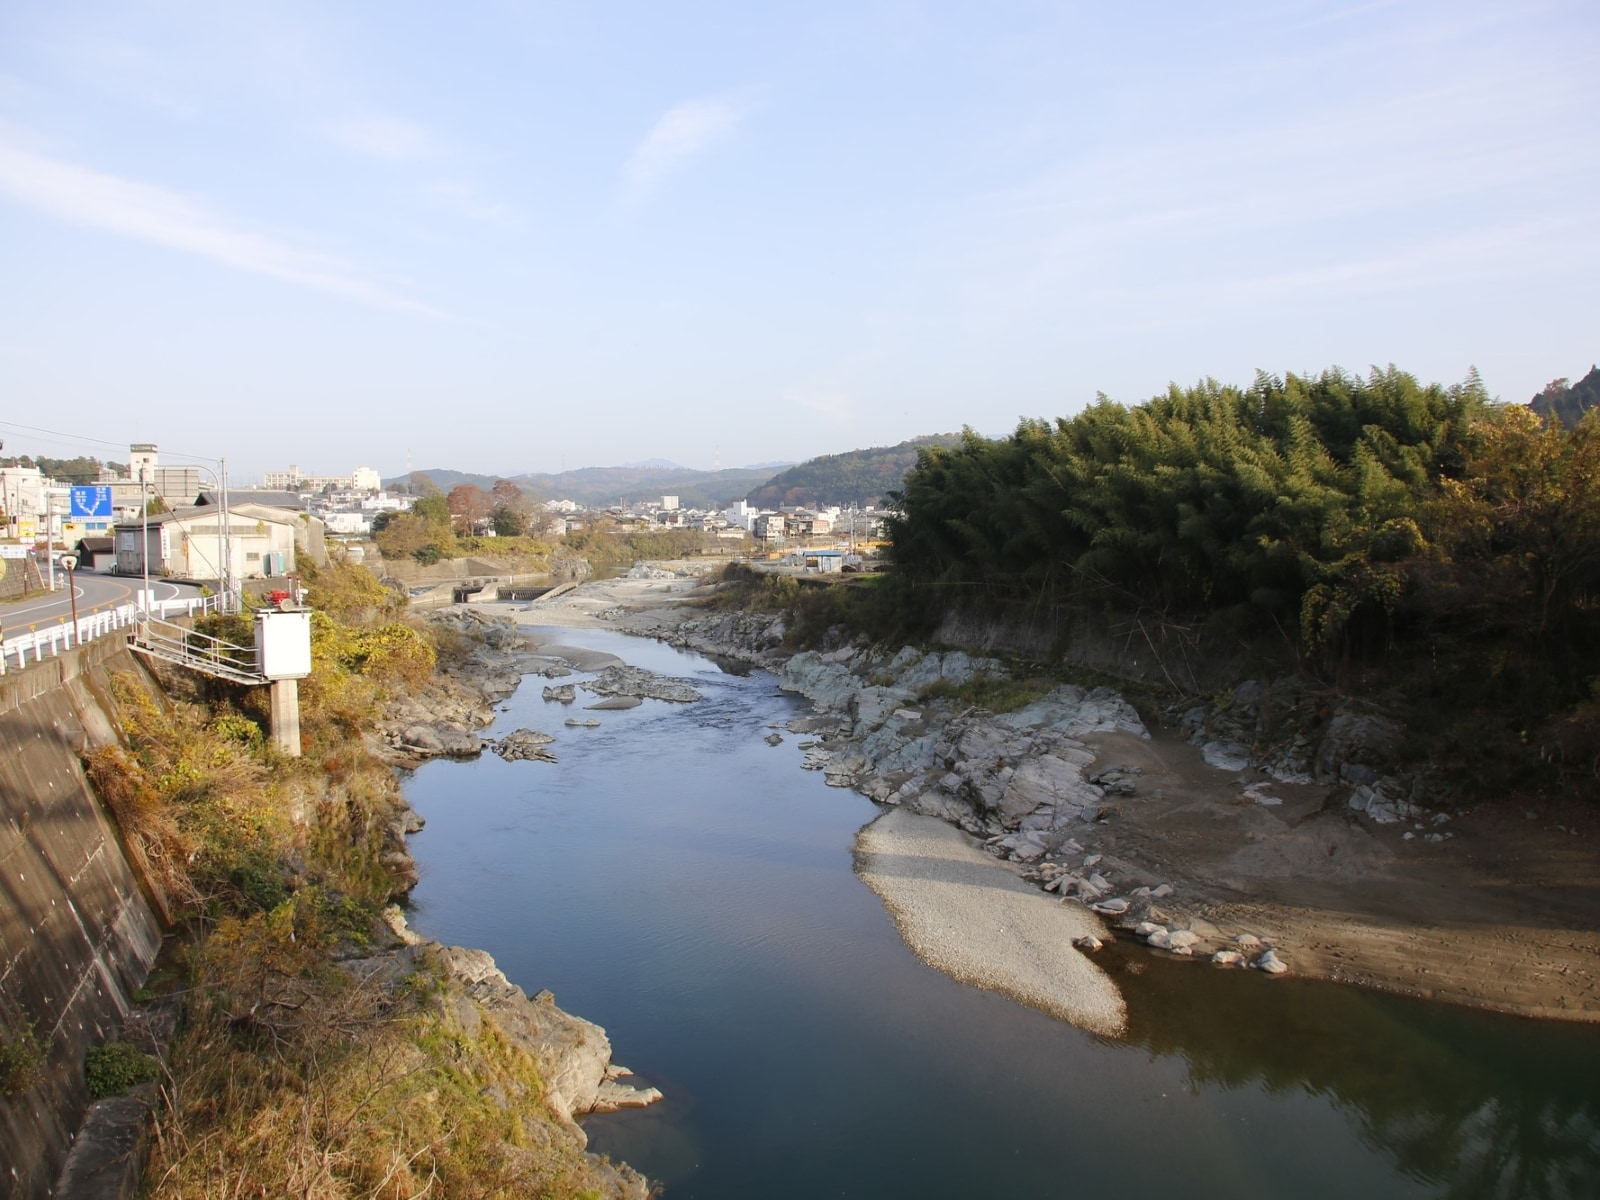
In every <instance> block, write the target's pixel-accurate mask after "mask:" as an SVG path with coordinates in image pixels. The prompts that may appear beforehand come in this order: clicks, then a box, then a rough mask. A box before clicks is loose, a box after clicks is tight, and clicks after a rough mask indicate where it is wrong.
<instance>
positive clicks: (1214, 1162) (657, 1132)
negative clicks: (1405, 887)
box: [406, 630, 1600, 1200]
mask: <svg viewBox="0 0 1600 1200" xmlns="http://www.w3.org/2000/svg"><path fill="white" fill-rule="evenodd" d="M543 632H548V633H550V634H551V635H552V636H553V638H554V639H555V640H558V641H562V642H565V643H567V644H569V645H580V646H585V647H590V648H593V649H598V650H605V651H609V652H611V653H614V654H617V655H619V656H620V657H622V658H624V659H626V660H627V661H628V662H630V663H634V664H636V665H639V666H643V667H647V668H650V669H652V670H656V671H660V672H663V673H665V674H669V675H674V676H679V677H686V678H691V679H692V680H693V681H694V682H695V685H696V686H697V687H698V688H700V690H701V691H702V692H703V693H704V699H702V700H700V701H698V702H696V703H692V704H670V703H667V702H663V701H651V700H647V701H645V702H644V703H643V704H642V705H641V706H640V707H638V708H634V709H630V710H625V711H608V712H599V713H584V712H581V706H582V704H583V703H585V702H586V701H585V697H586V693H584V692H582V691H581V690H580V692H579V693H578V694H579V697H580V699H579V703H578V704H576V705H573V706H571V707H570V708H569V707H564V706H562V705H560V704H557V703H554V702H546V701H545V700H543V699H542V696H541V689H542V684H543V683H544V682H545V681H544V680H541V679H538V678H535V677H530V678H529V679H528V680H527V681H525V683H524V686H523V687H522V688H520V689H519V690H518V692H517V693H516V694H515V695H514V696H513V697H512V698H511V699H510V700H509V701H508V702H507V703H506V705H505V711H504V712H503V713H502V715H501V716H500V717H499V719H498V721H497V722H496V727H495V730H494V731H491V732H495V731H498V732H507V731H510V730H512V729H517V728H523V727H529V728H535V729H543V730H545V731H546V732H549V733H553V734H555V735H556V736H557V739H558V740H557V741H556V743H555V744H554V745H553V746H552V747H551V749H552V750H554V751H555V753H556V754H557V756H558V758H559V762H557V763H554V764H551V763H536V762H512V763H507V762H503V761H501V760H500V759H499V758H497V757H495V756H494V755H491V754H485V755H484V756H483V757H482V758H481V759H480V760H478V761H475V762H434V763H429V764H427V765H425V766H423V767H421V768H420V769H418V770H417V771H416V772H415V773H414V774H413V775H412V776H411V778H410V779H409V780H408V781H407V783H406V794H407V797H408V798H409V799H410V801H411V803H412V804H413V806H414V807H415V808H416V809H417V810H418V811H419V812H420V813H421V814H422V815H423V816H424V817H426V818H427V828H426V829H425V830H424V831H423V832H422V833H420V834H417V835H416V836H415V837H413V839H412V843H411V848H412V852H413V854H414V855H415V857H416V860H417V863H418V866H419V868H420V871H421V875H422V878H421V883H420V884H419V885H418V887H417V888H416V890H415V892H414V893H413V896H412V905H413V912H412V913H411V923H412V925H413V926H414V927H415V928H416V929H417V930H418V931H419V932H421V933H423V934H425V935H426V936H429V937H433V938H438V939H440V940H442V941H445V942H449V943H453V944H459V945H468V946H478V947H482V948H483V949H486V950H488V951H489V952H490V953H491V954H493V955H494V957H495V959H496V961H497V962H498V963H499V965H500V967H501V969H502V970H503V971H504V972H505V973H506V975H507V976H508V977H509V978H510V979H511V980H512V981H513V982H515V983H518V984H520V985H521V986H522V987H523V988H524V989H525V990H527V991H528V993H529V994H532V993H533V992H535V991H537V990H539V989H540V988H549V989H550V990H551V991H553V992H554V993H555V996H556V999H557V1002H558V1003H559V1004H560V1005H561V1006H562V1007H563V1008H565V1009H567V1010H568V1011H570V1012H574V1013H577V1014H579V1015H581V1016H583V1017H586V1018H588V1019H590V1020H592V1021H596V1022H598V1023H599V1024H601V1025H603V1026H605V1028H606V1030H607V1032H608V1033H609V1035H610V1037H611V1040H612V1043H613V1045H614V1047H615V1051H616V1058H617V1061H618V1062H621V1063H625V1064H627V1065H628V1066H630V1067H633V1068H634V1069H635V1070H636V1071H637V1072H638V1076H639V1079H640V1080H641V1081H643V1082H645V1083H649V1084H654V1085H655V1086H657V1087H659V1088H661V1090H662V1091H663V1092H664V1093H665V1099H664V1100H663V1101H661V1102H660V1103H659V1104H657V1105H655V1106H654V1107H652V1108H649V1109H645V1110H641V1111H633V1112H623V1113H617V1114H612V1115H608V1116H598V1117H592V1118H589V1119H588V1120H587V1121H586V1122H585V1128H586V1129H587V1130H588V1133H589V1137H590V1142H591V1149H593V1150H595V1151H598V1152H602V1153H606V1154H610V1155H611V1156H613V1157H614V1158H621V1159H624V1160H626V1161H627V1162H629V1163H631V1164H632V1165H633V1166H635V1167H636V1168H638V1169H639V1170H640V1171H642V1172H643V1173H645V1174H646V1175H648V1176H650V1177H651V1178H653V1179H656V1180H659V1181H661V1182H663V1183H664V1184H665V1185H666V1188H667V1196H668V1197H669V1200H672V1198H679V1197H696V1198H699V1200H724V1198H729V1200H731V1198H733V1197H739V1198H741V1200H743V1198H747V1197H751V1196H761V1197H766V1198H769V1200H787V1198H791V1197H792V1198H800V1197H806V1198H810V1197H821V1196H859V1197H876V1198H880V1200H899V1198H901V1197H906V1198H910V1197H916V1198H918V1200H929V1198H933V1197H965V1196H991V1195H1001V1194H1006V1195H1009V1194H1019V1193H1024V1192H1028V1193H1032V1192H1045V1191H1048V1192H1050V1193H1055V1194H1072V1195H1096V1194H1103V1195H1107V1196H1154V1195H1171V1196H1184V1197H1211V1196H1215V1197H1234V1198H1237V1197H1258V1196H1259V1197H1279V1196H1294V1197H1316V1196H1327V1197H1336V1196H1337V1197H1343V1196H1351V1195H1360V1196H1362V1197H1363V1198H1364V1200H1378V1198H1380V1197H1391V1196H1394V1197H1399V1196H1440V1197H1442V1196H1449V1197H1501V1196H1505V1197H1511V1196H1541V1197H1545V1196H1548V1197H1567V1196H1570V1197H1593V1196H1596V1195H1600V1028H1594V1027H1587V1026H1567V1025H1555V1024H1546V1023H1539V1022H1533V1021H1526V1020H1520V1019H1516V1018H1509V1017H1495V1016H1492V1015H1487V1014H1481V1013H1474V1012H1466V1011H1458V1010H1454V1009H1448V1008H1444V1007H1441V1006H1437V1005H1428V1004H1424V1003H1421V1002H1417V1001H1408V1000H1402V999H1398V998H1394V997H1386V996H1381V995H1377V994H1374V993H1370V992H1362V991H1359V990H1356V989H1354V988H1348V987H1341V986H1338V985H1333V984H1324V983H1316V982H1312V981H1306V980H1297V979H1292V978H1291V979H1270V978H1267V977H1264V976H1261V975H1258V974H1256V973H1254V972H1241V971H1225V970H1219V969H1215V968H1212V967H1210V966H1207V965H1204V964H1197V963H1183V962H1177V961H1174V960H1167V959H1162V958H1161V957H1159V956H1157V955H1153V954H1151V953H1150V952H1148V951H1145V950H1142V949H1135V948H1130V947H1111V948H1108V950H1107V951H1105V952H1103V958H1102V961H1104V962H1105V963H1106V964H1107V966H1108V969H1110V970H1112V971H1113V973H1114V974H1115V976H1116V978H1117V980H1118V983H1119V985H1120V986H1121V987H1122V989H1123V991H1124V993H1125V995H1126V998H1127V1002H1128V1009H1129V1033H1128V1036H1127V1037H1126V1038H1125V1039H1123V1040H1121V1041H1108V1040H1105V1039H1101V1038H1098V1037H1095V1036H1093V1035H1090V1034H1087V1033H1084V1032H1082V1031H1080V1030H1078V1029H1075V1028H1073V1027H1071V1026H1069V1025H1066V1024H1063V1023H1061V1022H1059V1021H1056V1020H1054V1019H1052V1018H1049V1017H1046V1016H1044V1015H1043V1014H1041V1013H1039V1012H1037V1011H1035V1010H1033V1009H1030V1008H1027V1007H1024V1006H1022V1005H1019V1004H1017V1003H1015V1002H1013V1001H1011V1000H1008V999H1006V998H1004V997H1002V996H999V995H997V994H995V993H992V992H986V991H982V990H979V989H977V988H974V987H970V986H966V985H962V984H958V983H955V982H953V981H952V980H950V979H948V978H946V977H945V976H943V975H941V974H939V973H938V972H936V971H934V970H932V969H930V968H928V967H926V966H924V965H923V964H922V963H921V962H920V961H918V960H917V958H916V957H915V956H914V955H913V954H912V953H911V951H910V950H908V949H907V948H906V946H905V945H904V943H902V942H901V940H900V938H899V936H898V934H897V933H896V932H895V929H894V926H893V924H892V923H891V921H890V919H889V916H888V914H887V913H886V912H885V910H884V908H883V906H882V905H881V904H880V902H879V901H878V900H877V898H876V897H875V896H874V895H873V894H872V893H871V892H869V891H868V890H867V889H866V887H864V886H863V885H862V884H861V883H860V882H859V881H858V880H857V879H856V877H855V875H854V874H853V872H852V864H851V846H852V842H853V840H854V837H855V833H856V831H857V830H858V829H859V828H860V827H861V826H862V825H863V824H864V823H865V822H867V821H869V820H871V819H872V818H873V816H875V815H876V809H875V808H874V806H873V805H872V804H871V803H870V802H869V801H867V800H866V799H864V798H863V797H861V796H859V795H856V794H855V793H853V792H849V791H845V790H841V789H834V788H829V787H827V786H825V785H824V783H823V780H822V776H821V775H820V774H819V773H812V772H807V771H803V770H801V769H800V766H799V763H800V758H801V753H800V751H799V749H798V744H797V743H798V742H799V740H801V739H798V738H796V737H795V736H794V735H792V734H788V733H785V734H784V742H783V744H782V745H780V746H776V747H774V746H770V745H768V744H767V743H766V741H765V740H764V739H765V738H766V737H767V736H768V735H769V734H770V733H771V732H772V729H771V728H770V727H771V726H774V725H781V723H782V722H784V721H786V720H788V719H789V718H790V717H792V716H794V715H796V714H797V713H799V712H801V711H803V709H802V702H800V701H798V700H796V699H795V698H793V697H790V696H787V695H785V694H783V693H781V692H780V691H779V690H778V687H777V681H776V679H775V677H773V676H771V675H769V674H766V673H763V672H755V673H751V674H739V673H732V672H728V671H724V670H723V669H722V668H721V667H719V666H718V665H717V663H715V662H713V661H711V660H709V659H707V658H704V657H701V656H698V655H693V654H685V653H681V652H679V651H677V650H674V649H672V648H671V647H668V646H666V645H664V644H662V643H659V642H653V641H645V640H641V639H635V638H628V637H625V636H623V635H620V634H616V633H612V632H610V631H606V630H553V631H543ZM575 678H577V679H581V678H584V677H583V676H578V677H575ZM561 682H573V679H567V680H562V681H561ZM568 716H581V717H591V716H592V717H594V718H595V719H598V720H600V721H601V722H602V725H601V726H600V727H599V728H595V729H575V728H567V727H565V726H564V725H563V721H564V720H565V719H566V718H567V717H568Z"/></svg>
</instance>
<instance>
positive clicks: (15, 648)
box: [0, 595, 238, 675]
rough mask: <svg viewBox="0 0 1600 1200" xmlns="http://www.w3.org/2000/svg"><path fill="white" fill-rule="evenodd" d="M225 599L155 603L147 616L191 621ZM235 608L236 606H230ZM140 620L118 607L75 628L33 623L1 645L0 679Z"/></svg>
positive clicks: (127, 607)
mask: <svg viewBox="0 0 1600 1200" xmlns="http://www.w3.org/2000/svg"><path fill="white" fill-rule="evenodd" d="M225 599H227V597H225V596H222V595H216V596H191V597H189V598H187V599H183V600H156V601H153V602H152V603H151V605H150V615H151V616H152V617H160V618H162V619H163V620H167V619H170V618H172V617H173V616H180V617H193V616H196V615H204V614H206V613H213V612H221V611H222V610H223V601H224V600H225ZM233 607H235V608H237V607H238V606H237V605H233ZM141 616H143V611H142V609H141V607H140V605H137V604H119V605H117V606H116V607H115V608H109V609H102V610H100V611H99V612H92V613H89V614H87V615H86V616H82V617H79V618H78V620H77V623H76V624H74V623H73V621H72V618H71V617H62V618H60V620H59V621H58V622H57V623H56V624H53V625H45V624H43V623H41V622H34V623H32V624H31V625H30V626H29V628H28V632H27V633H16V634H12V635H11V636H9V637H7V638H6V639H5V640H4V641H3V642H0V675H4V674H5V673H6V672H7V671H8V670H15V669H19V668H21V667H25V666H27V665H28V663H29V662H30V661H32V662H38V661H39V660H40V659H42V658H44V657H45V655H47V654H48V655H52V656H53V655H58V654H60V653H61V652H62V651H63V650H70V649H72V647H74V646H81V645H82V644H83V643H84V642H92V641H94V639H95V638H98V637H105V636H106V635H107V634H109V633H115V632H116V631H117V630H119V629H131V628H133V627H134V626H135V625H137V624H138V623H139V620H140V618H141Z"/></svg>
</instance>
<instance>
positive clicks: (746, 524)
mask: <svg viewBox="0 0 1600 1200" xmlns="http://www.w3.org/2000/svg"><path fill="white" fill-rule="evenodd" d="M759 513H760V510H759V509H755V508H751V507H750V503H749V501H747V500H740V501H738V502H737V503H735V504H733V505H731V506H730V507H728V508H725V509H723V510H722V519H723V520H724V521H726V522H727V523H728V524H729V525H737V526H738V527H739V528H740V529H743V530H744V531H745V532H746V533H748V532H749V531H750V530H751V529H753V528H754V527H755V523H756V517H757V516H758V515H759Z"/></svg>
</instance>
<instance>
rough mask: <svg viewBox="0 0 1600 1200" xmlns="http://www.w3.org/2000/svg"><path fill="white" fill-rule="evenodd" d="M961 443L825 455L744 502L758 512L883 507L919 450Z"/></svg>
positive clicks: (915, 442) (925, 441)
mask: <svg viewBox="0 0 1600 1200" xmlns="http://www.w3.org/2000/svg"><path fill="white" fill-rule="evenodd" d="M960 440H961V435H960V434H956V433H937V434H931V435H929V436H927V437H919V438H912V439H911V440H910V441H909V442H901V443H900V444H899V445H897V446H874V447H873V448H872V449H870V450H850V451H848V452H846V453H844V454H824V455H823V456H822V457H821V458H813V459H810V460H808V461H806V462H803V463H800V464H799V465H798V466H794V467H790V468H789V469H788V470H787V471H784V472H783V473H782V474H780V475H775V476H773V477H772V478H771V479H770V480H766V481H764V482H763V483H762V484H761V485H760V486H758V487H756V488H755V489H753V490H752V491H751V492H750V494H749V495H747V496H746V497H745V499H746V500H748V501H749V502H750V503H751V504H753V505H755V506H756V507H757V508H777V507H779V506H780V505H797V506H799V507H802V508H815V507H819V506H822V505H828V504H837V505H840V506H841V507H842V506H845V505H851V504H854V505H859V506H861V507H863V508H864V507H866V506H867V505H871V504H877V503H879V502H880V501H882V499H883V497H884V494H885V493H886V492H889V491H892V490H893V489H895V488H898V487H899V486H900V484H901V483H903V482H904V481H905V477H906V472H907V471H909V470H910V469H911V468H912V467H913V466H915V465H916V462H917V451H919V450H925V449H928V448H930V447H933V446H954V445H955V444H956V443H958V442H959V441H960Z"/></svg>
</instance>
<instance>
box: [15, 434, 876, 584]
mask: <svg viewBox="0 0 1600 1200" xmlns="http://www.w3.org/2000/svg"><path fill="white" fill-rule="evenodd" d="M3 461H5V462H8V463H12V464H13V465H9V466H0V510H3V514H4V516H3V520H0V563H5V564H6V565H22V564H18V563H16V561H15V560H19V559H20V560H24V561H25V562H26V563H28V564H32V567H31V568H25V569H24V570H23V571H20V572H19V571H16V570H12V571H7V572H4V573H3V574H0V597H4V596H13V595H17V594H20V592H21V591H23V590H26V589H27V588H28V587H29V586H39V585H41V584H42V582H43V576H42V574H41V575H40V576H37V577H35V576H32V570H33V569H39V568H40V565H41V564H43V568H45V569H48V568H50V567H53V566H56V565H58V564H60V563H62V562H63V561H65V560H64V558H63V556H70V561H71V565H72V566H73V567H74V568H76V569H81V570H91V571H97V572H103V573H108V574H117V575H130V576H131V575H149V576H157V575H159V576H162V577H170V578H178V579H189V580H197V581H237V580H245V579H252V578H270V577H277V576H286V575H290V574H293V573H294V572H295V569H296V568H295V563H296V560H297V556H299V555H309V556H311V557H312V558H313V559H314V560H317V561H321V560H323V559H324V558H325V556H326V553H327V549H328V547H329V545H330V544H332V545H340V544H344V545H346V546H347V547H348V548H349V552H350V553H351V556H352V557H355V558H362V557H364V556H365V553H366V549H365V547H364V546H363V543H366V542H367V541H368V539H370V538H371V537H372V536H373V534H374V533H375V532H376V531H377V530H380V529H381V528H382V527H383V524H384V522H385V521H386V520H389V519H391V518H390V517H389V516H387V515H386V514H396V513H406V512H409V511H410V510H411V509H412V507H413V506H414V505H415V504H416V503H417V501H418V500H419V499H421V498H423V497H424V496H425V495H429V494H433V495H438V494H440V493H439V489H437V488H435V487H434V486H433V484H432V482H431V480H429V479H428V478H427V476H426V474H425V473H420V472H419V473H417V474H414V475H413V476H412V477H411V478H410V479H409V480H407V481H404V482H401V481H393V480H391V481H390V482H389V484H388V485H386V484H385V482H384V480H383V479H382V477H381V476H380V475H379V473H378V472H377V471H376V470H374V469H373V468H371V467H365V466H359V467H356V468H355V469H354V470H352V471H351V472H350V474H348V475H336V476H334V475H309V474H306V473H305V472H302V471H301V470H300V468H299V467H298V466H295V465H290V466H289V467H288V469H286V470H283V471H269V472H266V473H265V474H264V475H263V476H262V479H261V485H260V486H249V487H235V486H230V484H229V480H228V478H227V476H226V472H225V469H224V468H222V467H221V464H219V465H218V466H217V467H212V466H209V465H200V464H193V463H166V462H163V461H162V459H161V456H160V452H159V448H158V447H157V446H156V445H155V444H153V443H148V442H146V443H134V444H133V445H130V446H129V448H128V461H127V463H126V464H122V463H115V462H109V463H104V464H100V463H98V462H96V461H95V460H90V459H75V460H70V462H71V464H72V469H70V470H65V469H62V466H61V464H60V463H59V462H58V460H49V459H42V460H40V461H39V462H33V460H31V459H29V458H27V457H26V456H23V457H21V458H6V459H4V460H3ZM29 463H32V464H33V465H28V464H29ZM85 463H91V464H93V466H94V467H95V470H94V471H93V477H92V478H91V477H89V474H90V473H89V472H87V471H84V470H81V469H78V468H81V467H82V465H83V464H85ZM52 472H55V473H54V474H52ZM502 488H511V489H513V490H514V492H515V494H516V495H517V497H518V504H519V507H520V508H521V510H522V519H520V520H519V521H518V523H517V524H518V528H519V529H522V530H524V531H525V532H526V533H527V534H530V535H533V536H537V537H543V538H547V539H551V540H555V539H560V538H563V537H566V536H567V535H570V534H574V533H579V532H581V531H582V530H584V529H585V528H586V527H588V526H590V525H592V524H594V523H596V522H600V521H606V522H609V523H610V524H612V525H614V526H616V527H620V528H628V527H632V528H638V527H640V526H646V527H650V528H658V529H662V530H694V531H699V532H701V533H703V534H704V535H706V536H707V537H708V538H711V539H715V543H716V544H717V545H718V546H720V547H722V548H724V549H726V550H727V551H728V552H730V553H740V552H741V551H743V552H751V553H759V554H761V555H762V556H764V557H767V558H783V557H788V558H791V559H792V560H793V561H792V563H791V565H794V566H797V567H800V568H802V569H811V570H817V571H833V570H847V569H850V568H851V567H852V566H853V565H855V564H857V563H859V561H860V560H859V556H858V554H857V551H858V550H859V549H860V548H862V547H863V546H868V545H870V544H872V543H874V542H875V541H876V540H877V539H878V538H879V536H880V535H881V522H882V518H883V517H884V516H885V515H886V514H885V512H884V511H883V510H881V509H879V508H877V507H874V506H867V507H856V506H850V507H846V506H840V505H823V506H817V507H809V508H808V507H801V506H778V507H772V508H761V507H756V506H754V505H751V504H750V503H749V502H748V501H747V500H743V499H740V500H736V501H733V502H732V503H730V504H728V505H727V506H726V507H722V508H699V507H690V506H686V505H684V504H681V503H680V499H679V497H678V496H676V495H670V494H662V495H657V496H653V497H651V498H650V499H647V500H640V501H628V500H625V499H624V500H619V502H618V503H616V504H611V505H607V506H605V507H593V506H585V505H583V504H580V503H578V502H576V501H574V500H570V499H563V498H553V499H544V500H539V499H536V498H534V497H531V496H528V495H527V494H526V492H525V491H524V490H523V489H521V488H517V487H516V485H513V484H509V483H505V482H504V481H502V482H501V483H500V484H497V485H496V494H497V495H498V494H499V493H500V490H501V489H502ZM470 491H472V492H479V489H476V488H471V489H470ZM455 494H456V493H455V492H452V495H455ZM479 494H480V495H484V498H487V496H486V494H483V493H481V492H480V493H479ZM462 507H463V511H459V512H455V511H453V519H454V521H455V523H456V525H457V529H458V532H459V533H460V534H461V535H463V536H467V537H473V538H485V539H488V538H495V537H496V536H497V532H501V531H503V530H502V526H500V525H498V524H497V522H496V521H495V520H494V519H493V517H492V516H491V515H490V514H489V513H488V512H487V506H479V507H478V508H477V511H473V507H474V506H462ZM7 560H10V561H9V562H8V561H7Z"/></svg>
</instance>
